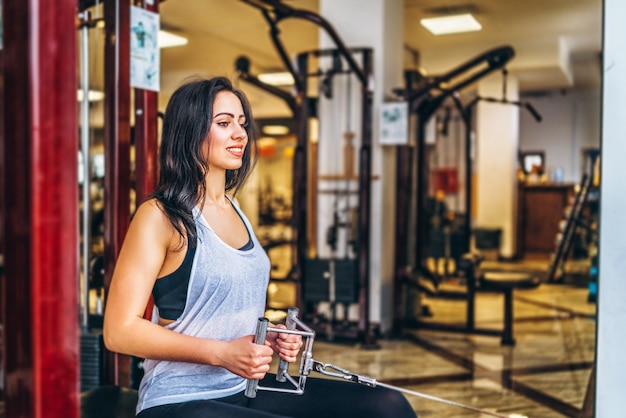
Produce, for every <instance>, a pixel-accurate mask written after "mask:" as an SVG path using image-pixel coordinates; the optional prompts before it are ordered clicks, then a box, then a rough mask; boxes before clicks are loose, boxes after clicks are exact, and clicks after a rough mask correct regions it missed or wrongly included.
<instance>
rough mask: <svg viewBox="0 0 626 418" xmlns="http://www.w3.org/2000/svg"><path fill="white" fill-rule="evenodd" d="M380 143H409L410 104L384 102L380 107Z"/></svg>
mask: <svg viewBox="0 0 626 418" xmlns="http://www.w3.org/2000/svg"><path fill="white" fill-rule="evenodd" d="M380 143H381V144H382V145H407V144H408V143H409V104H408V103H407V102H390V103H383V104H382V105H381V107H380Z"/></svg>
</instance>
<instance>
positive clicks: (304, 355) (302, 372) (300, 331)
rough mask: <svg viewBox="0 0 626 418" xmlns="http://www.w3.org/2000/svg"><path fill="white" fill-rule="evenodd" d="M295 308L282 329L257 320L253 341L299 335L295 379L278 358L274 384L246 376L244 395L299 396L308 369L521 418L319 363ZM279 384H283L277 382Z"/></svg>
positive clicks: (500, 417) (311, 337) (309, 331)
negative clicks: (269, 336)
mask: <svg viewBox="0 0 626 418" xmlns="http://www.w3.org/2000/svg"><path fill="white" fill-rule="evenodd" d="M298 312H299V311H298V308H295V307H294V308H289V310H288V311H287V321H286V323H285V325H286V326H287V329H285V328H274V327H270V326H269V320H268V319H267V318H265V317H261V318H259V319H258V322H257V327H256V333H255V338H254V342H255V343H256V344H261V345H262V344H264V343H265V339H266V336H267V333H268V332H276V333H280V334H293V335H299V336H301V337H302V338H303V339H304V349H303V350H302V352H301V353H300V368H299V376H298V380H296V379H295V378H294V377H292V376H291V375H290V374H289V371H288V368H289V363H287V362H286V361H284V360H282V359H281V360H280V361H279V363H278V368H277V371H276V382H278V383H276V384H275V385H272V386H261V385H260V384H259V381H258V380H254V379H248V381H247V383H246V390H245V396H247V397H248V398H255V397H256V394H257V391H259V390H265V391H271V392H282V393H291V394H295V395H302V394H303V393H304V391H305V388H306V382H307V378H308V377H309V376H310V375H311V372H313V371H314V372H317V373H320V374H322V375H324V376H328V377H332V378H338V379H343V380H345V381H348V382H353V383H357V384H360V385H364V386H367V387H370V388H375V387H377V386H380V387H383V388H387V389H390V390H394V391H398V392H401V393H403V394H406V395H411V396H417V397H420V398H423V399H428V400H431V401H434V402H439V403H443V404H446V405H451V406H455V407H458V408H463V409H466V410H469V411H473V412H476V413H479V414H483V415H489V416H493V417H498V418H525V417H524V416H523V415H518V414H509V415H502V414H498V413H496V412H493V411H488V410H484V409H480V408H477V407H474V406H470V405H465V404H462V403H458V402H453V401H450V400H447V399H443V398H439V397H435V396H432V395H428V394H425V393H422V392H417V391H414V390H409V389H405V388H402V387H398V386H393V385H389V384H386V383H383V382H379V381H377V380H376V379H375V378H373V377H370V376H364V375H360V374H357V373H354V372H351V371H349V370H346V369H343V368H341V367H339V366H337V365H334V364H330V363H323V362H321V361H318V360H316V359H314V358H313V343H314V340H315V331H314V330H313V329H312V328H310V327H309V326H307V325H306V324H305V323H304V322H302V321H301V320H300V319H298ZM281 383H283V384H281Z"/></svg>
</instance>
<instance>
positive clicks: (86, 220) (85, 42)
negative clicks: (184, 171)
mask: <svg viewBox="0 0 626 418" xmlns="http://www.w3.org/2000/svg"><path fill="white" fill-rule="evenodd" d="M79 17H80V20H81V22H83V23H86V22H89V20H90V13H89V12H88V11H84V12H82V13H81V15H80V16H79ZM80 37H81V44H80V47H81V55H80V72H81V90H82V93H83V97H82V101H81V102H80V144H81V149H80V150H81V154H82V160H83V185H82V190H81V191H82V196H83V199H82V201H83V208H82V209H83V211H82V213H83V222H82V237H83V242H82V266H83V268H82V273H83V274H82V282H81V283H82V289H81V290H82V292H81V293H80V295H81V297H80V309H81V312H80V319H81V321H80V324H81V327H82V329H83V330H87V328H89V260H90V251H89V250H90V247H91V245H90V239H91V234H90V232H91V228H90V227H89V226H90V224H91V193H90V184H91V164H90V162H91V153H90V143H89V142H90V141H89V26H88V25H87V24H83V25H82V26H81V28H80Z"/></svg>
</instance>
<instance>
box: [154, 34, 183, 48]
mask: <svg viewBox="0 0 626 418" xmlns="http://www.w3.org/2000/svg"><path fill="white" fill-rule="evenodd" d="M187 42H188V40H187V38H185V37H184V36H180V35H175V34H173V33H172V32H167V31H164V30H160V31H159V34H158V37H157V44H158V45H159V48H170V47H173V46H183V45H187Z"/></svg>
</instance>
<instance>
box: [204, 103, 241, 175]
mask: <svg viewBox="0 0 626 418" xmlns="http://www.w3.org/2000/svg"><path fill="white" fill-rule="evenodd" d="M247 124H248V121H247V120H246V116H245V115H244V113H243V106H242V105H241V101H240V100H239V98H238V97H237V96H235V94H233V93H232V92H230V91H221V92H219V93H218V94H217V96H216V97H215V102H214V103H213V117H212V120H211V128H210V129H209V136H210V138H211V141H210V144H211V145H210V148H209V156H208V162H209V170H210V169H211V168H216V169H222V170H236V169H238V168H240V167H241V163H242V158H243V153H244V150H245V148H246V145H247V144H248V134H247V132H246V129H245V127H246V125H247Z"/></svg>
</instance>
